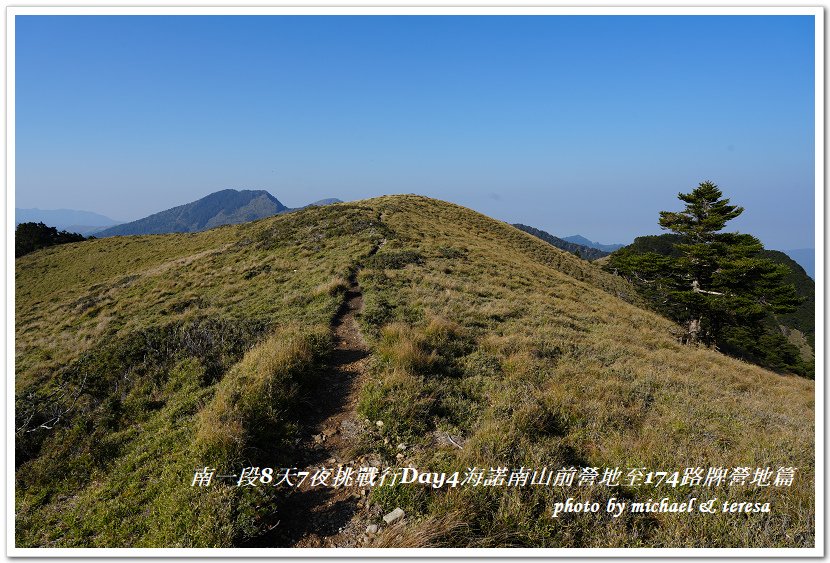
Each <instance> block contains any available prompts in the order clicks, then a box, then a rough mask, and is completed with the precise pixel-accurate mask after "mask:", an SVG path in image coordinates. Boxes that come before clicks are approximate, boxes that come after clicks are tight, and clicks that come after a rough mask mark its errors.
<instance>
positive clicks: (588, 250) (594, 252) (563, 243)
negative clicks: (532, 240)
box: [513, 223, 610, 260]
mask: <svg viewBox="0 0 830 563" xmlns="http://www.w3.org/2000/svg"><path fill="white" fill-rule="evenodd" d="M513 226H514V227H516V228H517V229H519V230H520V231H524V232H526V233H527V234H529V235H533V236H534V237H536V238H539V239H542V240H543V241H545V242H546V243H548V244H552V245H553V246H555V247H556V248H558V249H560V250H564V251H565V252H570V253H574V254H578V255H579V257H580V258H584V259H585V260H596V259H598V258H603V257H604V256H608V255H609V254H610V253H609V252H605V251H602V250H598V249H596V248H592V247H590V246H585V245H584V244H577V243H575V242H570V241H567V240H564V239H561V238H559V237H555V236H553V235H552V234H550V233H548V232H546V231H543V230H541V229H537V228H535V227H529V226H527V225H522V224H521V223H514V224H513ZM586 240H587V239H586Z"/></svg>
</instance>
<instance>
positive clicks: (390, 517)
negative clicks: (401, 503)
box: [383, 508, 404, 524]
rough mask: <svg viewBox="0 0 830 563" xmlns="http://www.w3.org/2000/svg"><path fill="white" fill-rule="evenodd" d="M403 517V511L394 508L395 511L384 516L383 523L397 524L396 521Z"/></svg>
mask: <svg viewBox="0 0 830 563" xmlns="http://www.w3.org/2000/svg"><path fill="white" fill-rule="evenodd" d="M403 517H404V511H403V510H401V509H400V508H396V509H395V510H393V511H392V512H390V513H389V514H387V515H386V516H384V517H383V521H384V522H386V523H387V524H394V523H395V522H397V521H398V520H400V519H401V518H403Z"/></svg>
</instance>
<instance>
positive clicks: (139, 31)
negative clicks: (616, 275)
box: [15, 16, 815, 249]
mask: <svg viewBox="0 0 830 563" xmlns="http://www.w3.org/2000/svg"><path fill="white" fill-rule="evenodd" d="M15 49H16V53H15V56H16V61H15V65H16V76H15V88H16V92H15V95H16V192H15V193H16V206H17V207H39V208H42V209H55V208H70V209H83V210H89V211H95V212H99V213H103V214H105V215H108V216H110V217H113V218H115V219H120V220H132V219H137V218H139V217H143V216H145V215H148V214H150V213H153V212H156V211H160V210H162V209H166V208H169V207H172V206H175V205H180V204H183V203H187V202H189V201H193V200H195V199H198V198H200V197H203V196H205V195H207V194H208V193H211V192H213V191H216V190H220V189H224V188H237V189H243V188H244V189H264V190H268V191H269V192H271V193H272V194H273V195H275V196H276V197H277V198H278V199H280V201H282V202H283V203H285V204H286V205H289V206H300V205H304V204H306V203H308V202H311V201H314V200H317V199H321V198H325V197H338V198H340V199H343V200H354V199H362V198H367V197H373V196H377V195H382V194H388V193H419V194H423V195H428V196H431V197H437V198H441V199H445V200H449V201H453V202H456V203H459V204H461V205H466V206H468V207H471V208H473V209H476V210H478V211H481V212H483V213H486V214H488V215H490V216H492V217H495V218H497V219H501V220H505V221H509V222H522V223H526V224H529V225H533V226H535V227H538V228H541V229H544V230H547V231H549V232H551V233H553V234H556V235H559V236H567V235H571V234H576V233H580V234H583V235H585V236H588V237H589V238H592V239H593V240H599V241H601V242H606V243H611V242H630V241H631V240H632V239H633V238H634V237H635V236H637V235H641V234H656V233H659V232H660V229H659V227H658V225H657V219H658V213H659V211H661V210H676V209H680V208H681V207H682V206H681V202H680V201H679V200H678V199H677V198H676V196H677V193H678V192H680V191H684V192H687V191H690V190H691V189H693V188H694V187H695V186H696V185H697V184H698V183H700V182H701V181H703V180H712V181H714V182H715V183H717V184H718V185H719V186H720V187H721V189H722V190H723V191H724V193H725V194H726V195H727V196H728V197H730V198H731V200H732V202H733V203H736V204H739V205H742V206H744V207H745V208H746V211H745V212H744V215H743V216H742V217H740V218H739V219H737V220H735V221H733V222H732V223H730V227H731V230H736V229H737V230H740V231H741V232H749V233H752V234H755V235H756V236H759V237H760V238H761V240H762V241H763V242H764V243H765V245H766V246H767V247H769V248H779V249H790V248H801V247H811V246H813V240H814V206H815V204H814V196H815V194H814V189H815V188H814V185H815V182H814V153H815V148H814V128H815V123H814V120H815V117H814V87H815V85H814V77H813V74H814V54H813V53H814V31H813V20H812V18H811V17H800V16H703V17H699V16H676V17H669V16H646V17H640V16H616V17H613V16H584V17H575V16H530V17H519V16H500V17H485V16H480V17H471V16H455V17H444V16H426V17H412V16H401V17H381V16H372V17H358V16H348V17H342V16H341V17H335V16H332V17H323V16H307V17H284V16H255V17H242V16H218V17H217V16H201V17H199V16H172V17H162V16H146V17H145V16H121V17H104V16H59V17H48V16H18V17H17V19H16V45H15Z"/></svg>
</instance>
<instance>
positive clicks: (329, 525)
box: [257, 243, 383, 547]
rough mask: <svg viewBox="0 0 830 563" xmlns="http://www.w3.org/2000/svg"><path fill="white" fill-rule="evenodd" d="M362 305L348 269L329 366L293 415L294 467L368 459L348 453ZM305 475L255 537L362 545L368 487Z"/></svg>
mask: <svg viewBox="0 0 830 563" xmlns="http://www.w3.org/2000/svg"><path fill="white" fill-rule="evenodd" d="M382 244H383V243H380V244H379V245H378V246H377V247H375V248H374V249H373V251H372V252H371V253H370V255H371V254H374V253H375V252H377V250H378V249H379V248H380V246H382ZM362 309H363V293H362V291H361V288H360V285H359V284H358V282H357V272H354V273H353V274H352V275H351V276H350V278H349V288H348V290H347V291H346V294H345V296H344V300H343V303H342V304H341V306H340V309H339V310H338V312H337V314H336V315H335V317H334V320H333V322H332V333H333V339H334V350H333V351H332V354H331V357H330V359H329V368H328V369H327V370H326V372H325V373H324V374H323V375H322V376H321V378H320V381H319V387H318V392H316V393H315V394H314V396H313V403H312V407H311V408H309V410H308V412H307V413H306V414H305V416H304V417H303V418H302V419H301V420H300V421H299V422H300V424H301V439H300V442H299V444H298V446H297V450H296V451H297V452H298V457H297V459H296V460H295V462H294V463H295V465H296V466H297V467H298V468H299V469H300V471H309V472H310V473H311V474H314V472H315V471H316V470H318V469H320V467H321V466H325V467H327V468H329V469H333V473H335V472H336V470H337V468H338V466H341V465H342V466H351V467H352V468H353V470H354V472H355V473H357V470H358V468H359V467H360V465H361V464H365V463H369V461H368V460H367V459H366V458H365V457H364V456H360V457H359V458H358V459H353V457H354V445H355V444H356V443H357V442H358V440H359V436H360V434H361V433H362V432H365V421H361V420H360V418H359V416H358V414H357V402H358V393H359V390H360V388H361V385H362V383H363V380H364V376H365V374H366V371H367V366H368V362H369V349H368V347H367V346H366V342H365V341H364V340H363V336H362V335H361V333H360V329H359V328H358V325H357V321H356V319H355V315H356V314H358V313H359V312H360V311H361V310H362ZM332 476H333V475H332ZM309 481H310V479H309V480H307V481H306V482H305V483H304V485H303V486H301V487H298V488H297V489H294V490H292V491H291V492H290V493H289V496H288V498H287V499H286V502H285V503H284V504H283V505H282V507H281V510H280V512H281V518H280V521H279V524H278V525H277V526H276V527H275V528H274V529H273V530H272V531H271V532H270V533H269V534H267V537H265V538H261V540H263V541H261V542H257V543H259V544H260V546H261V547H360V546H361V545H363V542H364V541H365V540H364V537H365V531H366V525H367V522H368V521H369V520H370V519H371V518H372V517H376V516H378V515H377V514H375V513H376V512H378V511H379V510H380V508H379V507H371V506H370V504H369V499H368V492H369V491H368V490H361V489H359V488H358V487H354V486H353V487H338V488H333V487H314V488H313V489H311V488H309V487H308V484H309Z"/></svg>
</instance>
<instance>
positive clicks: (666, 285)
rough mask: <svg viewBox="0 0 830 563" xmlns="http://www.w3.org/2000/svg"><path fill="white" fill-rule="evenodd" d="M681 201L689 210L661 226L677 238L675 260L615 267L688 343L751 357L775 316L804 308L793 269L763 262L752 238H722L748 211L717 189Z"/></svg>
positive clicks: (618, 262)
mask: <svg viewBox="0 0 830 563" xmlns="http://www.w3.org/2000/svg"><path fill="white" fill-rule="evenodd" d="M678 198H679V199H680V200H681V201H683V202H684V203H685V204H686V207H685V209H684V210H682V211H679V212H674V211H661V212H660V220H659V223H660V226H661V227H662V228H663V229H666V230H669V231H672V232H673V233H675V234H676V235H677V241H676V242H674V245H673V246H674V249H673V252H671V254H670V255H666V254H658V253H655V252H650V253H645V254H637V253H633V252H628V253H626V252H618V253H616V254H615V255H614V256H613V259H612V261H611V264H612V265H613V267H614V268H617V269H618V270H620V273H622V274H623V275H626V276H627V277H629V279H631V280H632V281H633V282H634V283H636V284H637V285H638V286H640V287H641V289H642V290H643V292H644V294H645V295H646V297H647V298H648V299H649V300H650V301H652V302H653V303H656V304H657V307H658V309H660V310H661V311H662V312H663V313H664V314H667V315H668V316H670V317H671V318H673V319H674V320H676V321H677V322H679V323H680V324H681V325H682V326H683V327H684V328H685V332H686V334H685V337H684V340H685V341H687V342H692V343H693V342H698V341H700V342H703V343H704V344H707V345H715V346H717V347H720V348H727V349H728V348H731V349H733V350H734V349H749V347H750V346H749V343H750V342H753V340H754V342H755V343H757V341H759V339H760V338H761V335H762V334H763V333H764V331H765V327H764V325H763V323H764V321H765V319H767V318H768V316H769V313H783V312H790V311H792V310H794V308H795V306H796V305H798V303H799V302H800V299H799V297H798V296H797V294H796V291H795V287H794V286H793V285H792V284H785V283H784V281H783V280H784V276H786V275H787V273H788V269H787V267H786V266H783V265H780V264H775V263H774V262H772V261H770V260H767V259H763V258H761V257H760V256H759V253H760V252H761V251H762V250H763V245H762V244H761V242H760V241H759V240H758V239H757V238H755V237H753V236H752V235H747V234H740V233H722V232H721V231H722V230H723V229H724V228H725V227H726V224H727V223H728V222H729V221H731V220H732V219H734V218H736V217H738V216H739V215H740V214H741V213H743V211H744V209H743V208H742V207H739V206H736V205H730V204H729V199H728V198H724V197H723V193H722V192H721V191H720V189H718V186H717V185H715V184H714V183H712V182H709V181H706V182H702V183H701V184H700V185H698V187H697V188H695V189H694V190H693V191H692V192H690V193H688V194H684V193H680V194H678ZM736 339H740V340H741V341H740V342H737V341H736Z"/></svg>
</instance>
